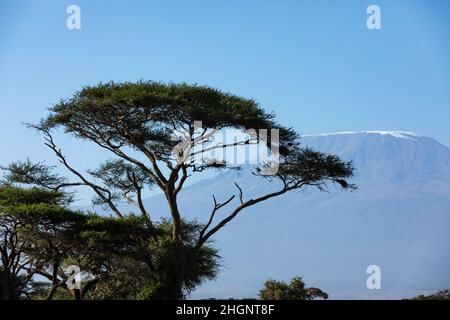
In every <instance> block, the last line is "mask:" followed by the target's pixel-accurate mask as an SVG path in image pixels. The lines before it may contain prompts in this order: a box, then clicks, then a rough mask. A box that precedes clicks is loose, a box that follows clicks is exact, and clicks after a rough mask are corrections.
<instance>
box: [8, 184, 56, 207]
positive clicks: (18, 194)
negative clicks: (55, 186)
mask: <svg viewBox="0 0 450 320" xmlns="http://www.w3.org/2000/svg"><path fill="white" fill-rule="evenodd" d="M63 201H64V194H62V193H59V192H55V191H48V190H44V189H42V188H31V189H23V188H17V187H12V186H0V207H6V206H15V205H23V204H42V203H45V204H53V205H58V204H61V203H62V202H63Z"/></svg>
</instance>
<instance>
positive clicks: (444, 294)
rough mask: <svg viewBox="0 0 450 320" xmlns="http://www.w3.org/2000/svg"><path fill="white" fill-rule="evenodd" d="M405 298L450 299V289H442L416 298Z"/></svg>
mask: <svg viewBox="0 0 450 320" xmlns="http://www.w3.org/2000/svg"><path fill="white" fill-rule="evenodd" d="M405 300H450V290H448V289H447V290H441V291H439V292H436V293H434V294H431V295H428V296H425V295H420V296H417V297H415V298H412V299H405Z"/></svg>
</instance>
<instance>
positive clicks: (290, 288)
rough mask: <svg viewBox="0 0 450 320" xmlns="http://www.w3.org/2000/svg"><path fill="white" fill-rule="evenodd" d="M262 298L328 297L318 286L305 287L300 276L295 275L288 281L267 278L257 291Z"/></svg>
mask: <svg viewBox="0 0 450 320" xmlns="http://www.w3.org/2000/svg"><path fill="white" fill-rule="evenodd" d="M259 298H260V299H262V300H314V299H316V298H322V299H328V294H327V293H326V292H323V291H322V290H320V289H318V288H305V283H304V282H303V280H302V278H301V277H295V278H293V279H292V280H291V282H290V283H286V282H284V281H277V280H273V279H269V280H267V281H266V282H265V283H264V287H263V288H262V289H261V290H260V291H259Z"/></svg>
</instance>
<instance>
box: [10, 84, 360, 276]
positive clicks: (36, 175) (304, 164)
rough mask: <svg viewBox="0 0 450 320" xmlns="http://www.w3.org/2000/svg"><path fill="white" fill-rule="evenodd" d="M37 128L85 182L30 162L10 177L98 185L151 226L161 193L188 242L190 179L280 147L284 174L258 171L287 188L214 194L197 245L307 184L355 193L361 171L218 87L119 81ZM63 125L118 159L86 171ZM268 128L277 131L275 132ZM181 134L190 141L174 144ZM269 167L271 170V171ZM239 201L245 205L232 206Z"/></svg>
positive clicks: (68, 102) (80, 95) (88, 93)
mask: <svg viewBox="0 0 450 320" xmlns="http://www.w3.org/2000/svg"><path fill="white" fill-rule="evenodd" d="M198 123H201V126H199V125H198ZM30 127H32V128H34V129H36V130H38V131H39V132H41V133H42V134H43V136H44V139H45V144H46V145H47V146H48V147H49V148H50V149H51V150H53V152H54V153H55V155H56V156H57V157H58V159H59V161H60V162H61V163H62V164H63V165H64V166H65V167H66V168H67V169H68V170H69V171H70V172H71V173H72V174H74V176H75V177H76V178H77V180H75V181H68V180H66V179H62V178H60V177H58V176H55V175H52V174H51V173H50V172H49V171H48V169H46V168H44V167H42V166H39V165H33V164H31V163H22V164H20V165H15V166H14V165H13V166H10V167H9V168H8V170H9V172H10V177H12V178H14V179H15V180H16V181H19V182H23V183H32V184H39V185H41V186H44V187H47V188H49V189H53V190H59V189H61V188H66V187H73V186H87V187H90V188H91V189H92V190H93V191H94V193H95V194H96V196H97V200H96V201H97V203H100V204H104V205H107V206H108V207H109V208H110V209H111V211H112V212H113V213H114V214H115V215H116V216H117V217H119V218H121V217H123V216H124V215H125V214H124V213H123V212H121V211H120V210H119V208H118V206H117V201H119V200H126V201H129V202H132V203H134V204H136V206H137V208H138V210H139V211H140V213H141V214H142V216H143V217H145V219H146V220H147V223H148V224H149V225H151V224H152V219H151V216H150V213H149V212H148V211H147V210H146V208H145V207H144V204H143V201H142V191H143V190H144V189H145V188H148V187H152V188H158V189H160V191H161V192H162V193H163V194H164V196H165V198H166V200H167V204H168V207H169V209H170V214H171V223H172V238H173V240H174V242H175V243H179V244H181V243H182V242H183V237H182V234H183V226H182V210H181V209H180V208H179V206H178V201H177V199H178V195H179V194H180V192H181V190H182V189H183V186H184V185H185V183H186V181H187V180H188V179H189V178H190V177H192V176H193V175H196V174H203V173H204V172H205V171H207V170H209V169H217V168H220V169H234V168H236V166H235V165H233V164H232V163H227V162H226V161H215V160H214V159H211V157H210V156H209V155H210V154H211V152H214V151H215V150H218V151H223V150H227V149H231V148H236V147H237V146H246V145H262V146H266V147H268V148H271V149H273V150H275V152H276V153H277V154H276V155H277V156H278V157H279V162H278V165H277V169H278V170H276V171H275V172H273V174H272V175H271V176H267V175H265V174H264V172H263V171H262V170H261V167H255V172H254V174H256V175H259V176H261V178H262V179H266V180H267V183H273V182H274V181H275V180H277V181H281V184H280V185H281V187H280V188H279V190H276V191H274V192H270V193H267V194H261V195H259V196H257V197H255V198H250V199H247V198H246V196H245V190H243V189H242V188H241V187H240V186H239V185H237V184H236V195H234V196H232V197H230V198H228V199H225V200H224V201H223V202H219V201H217V200H216V195H214V194H212V198H213V200H212V201H213V204H212V207H213V209H212V210H211V212H210V213H209V217H208V218H207V219H205V223H204V226H203V228H201V230H199V232H198V237H197V239H196V240H195V242H196V247H197V248H201V247H202V246H203V245H204V244H205V243H207V242H208V240H210V239H211V237H213V236H214V235H215V234H216V233H217V232H218V231H219V230H220V229H221V228H223V227H224V226H225V225H226V224H227V223H229V222H230V221H231V220H233V219H235V218H236V217H237V216H238V215H239V213H240V212H242V211H243V210H244V209H245V208H248V207H250V206H253V205H255V204H258V203H260V202H263V201H265V200H268V199H270V198H274V197H278V196H281V195H283V194H285V193H287V192H290V191H293V190H298V189H301V188H304V187H307V186H314V187H317V188H319V189H320V190H325V188H326V186H327V183H329V182H332V183H337V184H339V185H340V186H341V187H342V188H344V189H352V188H354V186H353V185H351V184H349V183H347V181H346V179H347V178H349V177H351V176H352V173H353V168H352V164H351V163H349V162H344V161H342V160H341V159H339V158H338V157H337V156H334V155H327V154H323V153H320V152H317V151H313V150H311V149H308V148H302V147H301V145H300V143H299V136H298V135H297V133H296V132H295V131H294V130H293V129H291V128H286V127H284V126H282V125H280V124H278V123H277V122H276V121H275V118H274V115H273V114H271V113H267V112H265V111H264V110H263V109H262V108H261V107H260V106H259V105H258V104H257V103H256V102H255V101H254V100H251V99H244V98H241V97H238V96H235V95H232V94H228V93H222V92H220V91H218V90H216V89H213V88H209V87H202V86H197V85H188V84H163V83H157V82H138V83H114V82H111V83H106V84H99V85H97V86H88V87H84V88H83V89H82V90H81V91H79V92H77V93H75V95H74V96H73V97H71V98H68V99H65V100H62V101H61V102H59V103H57V104H56V105H54V106H53V107H52V108H51V109H50V114H49V115H48V117H46V118H45V119H43V120H42V121H41V123H39V124H37V125H30ZM57 128H63V129H64V131H65V132H66V133H67V134H71V135H73V136H74V137H76V138H79V139H82V140H86V141H89V142H92V143H93V144H95V145H97V146H98V147H99V148H101V149H103V150H107V151H108V152H109V153H110V154H111V155H112V156H113V158H112V159H111V160H109V161H107V162H106V163H103V164H101V165H100V167H99V168H97V169H93V170H91V171H88V172H87V173H83V172H80V171H79V170H77V169H76V168H75V167H74V166H72V165H71V163H70V161H69V160H68V159H67V158H66V156H65V155H64V153H63V151H62V150H61V149H60V148H59V147H58V145H57V143H56V141H55V139H54V134H53V132H54V130H55V129H57ZM227 129H231V130H234V131H238V132H242V133H243V134H242V135H240V136H239V137H240V138H239V140H238V141H233V142H232V143H227V142H223V143H216V144H212V145H211V142H212V140H213V137H214V136H215V135H217V134H220V133H221V132H223V131H224V130H227ZM264 130H266V131H264ZM269 130H270V132H271V133H272V132H276V134H267V132H269ZM261 132H263V133H261ZM264 132H266V133H264ZM180 133H181V135H180ZM249 133H250V134H249ZM180 136H181V137H182V141H181V142H180V141H179V139H178V140H177V139H174V137H178V138H180ZM275 138H276V139H275ZM180 146H181V147H180ZM186 146H187V148H186ZM272 147H275V148H272ZM199 149H200V150H199ZM199 158H201V160H199ZM267 165H270V164H267V163H266V164H265V165H263V167H264V166H267ZM263 169H264V168H263ZM235 198H236V199H237V200H238V203H237V204H235V203H236V201H232V200H233V199H235ZM232 206H234V207H232ZM226 208H228V209H227V210H228V215H225V217H224V218H223V219H221V220H219V221H215V220H216V213H217V212H218V211H219V210H225V209H226ZM179 248H180V249H179V255H178V257H179V259H178V262H177V265H178V268H179V270H178V271H179V272H178V273H177V274H178V276H179V277H180V279H182V278H183V277H184V275H183V274H184V270H185V258H184V252H183V251H184V249H182V246H179ZM174 250H178V249H174Z"/></svg>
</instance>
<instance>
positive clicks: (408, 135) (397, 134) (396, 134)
mask: <svg viewBox="0 0 450 320" xmlns="http://www.w3.org/2000/svg"><path fill="white" fill-rule="evenodd" d="M352 134H379V135H390V136H393V137H395V138H403V139H411V138H419V137H422V135H420V134H418V133H415V132H407V131H342V132H329V133H321V134H317V135H304V137H312V136H319V137H320V136H332V135H352Z"/></svg>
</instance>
